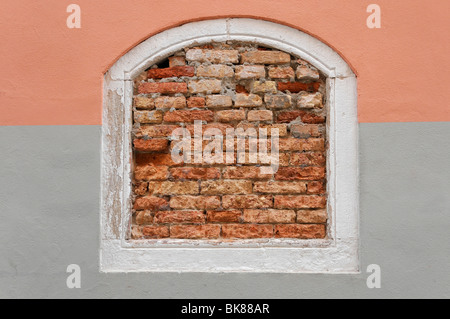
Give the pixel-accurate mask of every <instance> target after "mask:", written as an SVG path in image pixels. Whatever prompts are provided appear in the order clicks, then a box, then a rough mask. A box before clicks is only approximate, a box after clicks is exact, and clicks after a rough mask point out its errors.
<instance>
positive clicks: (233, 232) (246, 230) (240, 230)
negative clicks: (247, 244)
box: [222, 224, 273, 239]
mask: <svg viewBox="0 0 450 319" xmlns="http://www.w3.org/2000/svg"><path fill="white" fill-rule="evenodd" d="M222 237H223V238H241V239H246V238H270V237H273V226H272V225H249V224H245V225H243V224H227V225H222Z"/></svg>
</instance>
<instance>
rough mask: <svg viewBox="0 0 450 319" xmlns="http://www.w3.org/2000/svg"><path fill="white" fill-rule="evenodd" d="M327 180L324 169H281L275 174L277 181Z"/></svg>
mask: <svg viewBox="0 0 450 319" xmlns="http://www.w3.org/2000/svg"><path fill="white" fill-rule="evenodd" d="M322 178H325V168H324V167H313V166H311V167H280V168H279V169H278V171H277V173H276V174H275V179H277V180H285V181H294V180H316V179H322Z"/></svg>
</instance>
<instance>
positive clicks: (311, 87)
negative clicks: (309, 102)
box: [278, 82, 320, 93]
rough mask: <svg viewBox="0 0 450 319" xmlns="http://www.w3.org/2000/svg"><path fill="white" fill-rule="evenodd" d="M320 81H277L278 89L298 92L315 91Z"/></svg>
mask: <svg viewBox="0 0 450 319" xmlns="http://www.w3.org/2000/svg"><path fill="white" fill-rule="evenodd" d="M319 87H320V82H313V83H302V82H278V90H280V91H282V92H284V91H289V92H291V93H298V92H301V91H309V92H317V90H319Z"/></svg>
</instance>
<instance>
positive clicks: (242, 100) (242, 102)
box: [234, 94, 262, 107]
mask: <svg viewBox="0 0 450 319" xmlns="http://www.w3.org/2000/svg"><path fill="white" fill-rule="evenodd" d="M261 105H262V99H261V97H260V96H259V95H256V94H236V101H235V102H234V106H236V107H257V106H261Z"/></svg>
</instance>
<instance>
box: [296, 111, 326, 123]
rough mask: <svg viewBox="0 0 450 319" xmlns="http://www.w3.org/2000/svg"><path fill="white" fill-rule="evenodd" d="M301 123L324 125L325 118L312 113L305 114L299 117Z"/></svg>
mask: <svg viewBox="0 0 450 319" xmlns="http://www.w3.org/2000/svg"><path fill="white" fill-rule="evenodd" d="M301 118H302V122H303V123H306V124H321V123H325V116H323V115H320V114H316V113H312V112H306V113H305V114H303V115H302V116H301Z"/></svg>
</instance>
